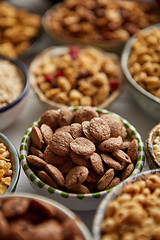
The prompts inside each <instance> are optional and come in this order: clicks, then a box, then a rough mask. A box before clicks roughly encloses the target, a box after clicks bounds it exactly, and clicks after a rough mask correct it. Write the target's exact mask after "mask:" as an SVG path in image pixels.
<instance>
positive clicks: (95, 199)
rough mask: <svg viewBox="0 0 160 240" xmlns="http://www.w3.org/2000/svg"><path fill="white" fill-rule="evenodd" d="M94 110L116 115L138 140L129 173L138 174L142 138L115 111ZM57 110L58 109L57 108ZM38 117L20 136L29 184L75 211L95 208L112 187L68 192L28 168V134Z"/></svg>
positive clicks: (142, 164)
mask: <svg viewBox="0 0 160 240" xmlns="http://www.w3.org/2000/svg"><path fill="white" fill-rule="evenodd" d="M79 108H80V107H70V109H72V110H73V111H76V110H78V109H79ZM93 109H94V110H96V111H97V112H98V113H99V114H101V113H103V114H113V115H116V116H117V117H118V118H120V119H121V121H122V122H123V124H124V126H125V127H126V130H127V133H128V137H129V138H130V139H131V140H132V139H137V141H138V157H137V160H136V162H135V166H134V170H133V172H132V173H131V175H130V176H129V177H131V176H135V175H137V174H139V173H140V172H141V171H142V169H143V166H144V161H145V152H144V144H143V141H142V138H141V136H140V134H139V133H138V132H137V130H136V129H135V127H134V126H133V125H131V124H130V123H129V122H128V121H127V120H126V119H124V118H123V117H121V116H119V115H118V114H116V113H112V112H110V111H108V110H106V109H98V108H96V107H95V108H93ZM57 111H59V109H58V110H57ZM39 121H40V119H38V120H36V121H34V122H33V124H32V125H31V126H30V127H29V128H28V129H27V131H26V133H25V135H24V136H23V138H22V141H21V145H20V158H21V163H22V167H23V170H24V173H25V174H26V176H27V178H28V180H29V181H30V184H31V186H32V187H33V188H34V189H35V190H36V191H37V192H38V193H39V194H41V195H44V196H47V197H49V198H52V199H54V200H56V201H58V202H60V203H62V204H64V205H65V206H67V207H68V208H70V209H72V210H77V211H89V210H95V209H96V208H97V206H98V205H99V203H100V202H101V200H102V198H103V197H104V196H105V195H106V194H107V193H109V192H110V191H111V190H112V189H113V188H112V189H109V190H103V191H99V192H94V193H89V194H75V193H68V192H65V191H62V190H59V189H55V188H53V187H51V186H49V185H48V184H46V183H44V182H43V181H42V180H41V179H40V178H39V177H38V176H37V175H36V173H35V172H33V171H32V169H31V168H30V166H29V164H28V161H27V155H29V147H30V144H31V138H30V134H31V131H32V127H33V126H38V125H39Z"/></svg>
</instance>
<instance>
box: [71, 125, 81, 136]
mask: <svg viewBox="0 0 160 240" xmlns="http://www.w3.org/2000/svg"><path fill="white" fill-rule="evenodd" d="M71 135H72V137H73V138H77V137H83V136H84V135H83V131H82V125H81V124H80V123H72V124H71Z"/></svg>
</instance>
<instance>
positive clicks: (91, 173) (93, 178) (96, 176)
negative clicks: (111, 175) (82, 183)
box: [86, 169, 101, 183]
mask: <svg viewBox="0 0 160 240" xmlns="http://www.w3.org/2000/svg"><path fill="white" fill-rule="evenodd" d="M88 170H89V173H88V177H87V179H86V182H88V183H95V182H98V181H99V179H100V178H101V175H99V174H98V173H96V172H95V171H94V170H93V169H88Z"/></svg>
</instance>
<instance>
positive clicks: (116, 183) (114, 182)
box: [106, 177, 121, 190]
mask: <svg viewBox="0 0 160 240" xmlns="http://www.w3.org/2000/svg"><path fill="white" fill-rule="evenodd" d="M120 181H121V180H120V178H119V177H115V178H113V180H112V181H111V182H110V184H109V185H108V186H107V188H106V190H108V189H111V188H113V187H115V186H117V185H118V184H119V183H120Z"/></svg>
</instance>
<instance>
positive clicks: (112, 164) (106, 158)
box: [101, 153, 124, 170]
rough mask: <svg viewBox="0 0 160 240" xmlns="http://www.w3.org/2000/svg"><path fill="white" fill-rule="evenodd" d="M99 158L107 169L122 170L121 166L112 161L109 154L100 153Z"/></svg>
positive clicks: (119, 163)
mask: <svg viewBox="0 0 160 240" xmlns="http://www.w3.org/2000/svg"><path fill="white" fill-rule="evenodd" d="M101 157H102V159H103V161H104V162H105V163H106V164H107V166H108V167H110V168H113V169H114V170H123V168H124V166H123V164H122V163H121V162H118V161H116V160H115V159H113V158H112V157H111V156H110V155H109V154H107V153H102V154H101Z"/></svg>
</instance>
